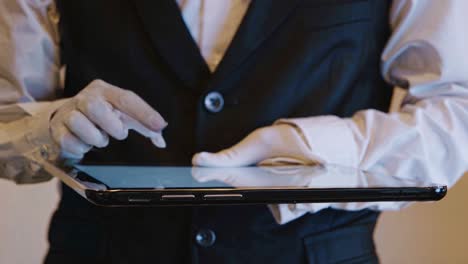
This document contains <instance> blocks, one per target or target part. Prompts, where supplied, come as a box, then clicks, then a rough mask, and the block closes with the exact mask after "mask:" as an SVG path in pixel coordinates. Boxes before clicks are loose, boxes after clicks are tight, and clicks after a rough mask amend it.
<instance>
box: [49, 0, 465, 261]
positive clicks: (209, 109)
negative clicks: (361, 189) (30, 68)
mask: <svg viewBox="0 0 468 264" xmlns="http://www.w3.org/2000/svg"><path fill="white" fill-rule="evenodd" d="M411 2H412V1H395V3H394V6H393V8H392V10H393V13H392V17H391V21H392V28H393V29H394V32H393V35H392V38H391V39H389V37H390V32H391V29H390V26H389V24H388V21H389V20H390V17H389V14H390V11H389V10H390V1H387V0H385V1H384V0H367V1H362V0H359V1H358V0H356V1H345V0H336V1H319V0H314V1H313V0H310V1H306V0H289V1H267V0H257V1H252V2H251V3H250V5H249V6H248V9H247V10H246V13H245V15H244V16H243V19H242V22H241V23H240V25H239V26H238V28H236V30H234V31H233V32H235V35H234V36H233V38H232V41H231V42H230V45H229V47H228V48H227V50H226V52H225V54H224V56H223V59H222V61H221V62H220V63H219V65H218V64H217V63H214V64H215V66H216V67H215V70H213V67H211V66H212V65H211V64H210V62H213V61H210V60H207V61H205V57H204V56H203V55H204V54H203V47H202V46H200V45H198V46H197V44H199V43H197V41H195V40H196V39H197V37H196V36H195V35H196V34H193V31H192V32H191V31H190V30H189V28H188V27H187V25H188V26H190V23H189V22H188V19H187V17H185V14H182V13H181V6H183V5H182V4H181V3H180V2H179V6H178V4H177V2H176V1H172V0H164V1H152V0H99V1H96V0H80V1H64V0H59V1H57V7H58V13H60V24H59V25H60V26H59V32H60V36H61V46H60V47H61V55H62V63H63V64H64V65H66V82H65V89H64V94H65V97H70V98H71V99H68V100H65V101H64V103H61V104H60V105H59V106H57V107H55V108H54V109H53V111H49V112H48V113H49V117H50V120H51V121H50V131H51V132H50V133H51V135H50V137H51V138H52V139H53V141H54V142H55V143H56V145H58V152H61V154H62V156H61V157H73V158H82V157H83V154H85V153H86V155H85V156H84V157H83V162H101V163H102V162H112V163H119V162H123V163H127V164H128V163H131V164H152V165H158V164H185V165H189V164H191V162H192V158H193V163H194V164H195V165H203V166H244V165H251V164H256V163H258V162H261V161H265V160H271V159H272V158H286V159H288V160H294V161H296V162H302V163H304V162H305V163H310V162H331V163H341V164H345V165H350V166H359V167H361V168H365V169H380V170H385V171H387V172H388V173H394V174H403V175H405V174H406V173H408V172H412V171H414V170H420V171H421V173H423V175H424V177H427V178H428V179H430V180H432V179H434V180H437V177H439V176H434V175H433V174H432V172H431V169H432V167H431V166H432V165H433V164H435V166H439V164H440V163H441V162H440V159H442V160H443V158H441V157H439V156H437V157H435V156H425V155H426V154H427V152H425V149H424V148H425V147H427V146H428V145H430V143H431V142H445V143H447V142H448V143H449V144H448V145H450V147H449V149H448V151H449V152H450V153H456V154H454V159H455V160H457V164H462V163H463V160H464V159H466V157H465V158H463V157H464V154H463V151H461V150H460V149H458V147H457V146H456V144H453V143H454V142H456V141H459V140H465V139H466V133H459V134H460V135H459V136H458V137H454V138H446V137H444V136H440V137H430V139H429V138H427V137H426V135H432V132H430V131H431V130H433V129H438V128H440V127H445V126H446V121H445V120H447V119H451V120H455V121H454V122H458V123H457V124H461V121H460V120H463V118H466V115H465V114H466V112H461V113H460V112H458V113H455V112H446V113H445V114H441V113H442V112H443V111H441V108H437V107H432V106H433V105H434V104H435V103H434V102H432V101H431V100H433V99H434V98H435V99H437V100H439V99H440V100H442V99H444V98H442V99H441V97H440V96H441V94H445V95H446V94H448V93H449V91H455V90H454V89H450V88H447V89H445V88H440V87H439V88H440V89H433V90H431V91H429V92H428V91H427V89H426V90H424V89H423V88H424V87H433V86H434V85H433V84H434V83H436V81H434V80H433V79H431V80H426V81H421V76H427V72H426V70H430V71H431V73H432V72H433V71H435V72H443V71H442V70H440V69H437V67H438V66H440V65H442V63H441V61H445V58H444V57H442V58H441V57H440V56H441V55H444V54H445V53H444V52H445V50H441V49H442V48H443V47H441V46H438V42H436V41H433V39H431V37H434V36H433V34H429V33H428V34H427V35H421V36H418V38H419V39H418V38H411V37H410V36H411V35H410V36H408V34H406V33H407V32H412V33H414V31H415V28H418V27H417V25H415V24H414V20H415V19H416V18H415V17H414V16H415V15H414V14H415V13H418V12H422V11H424V10H425V11H427V10H432V9H434V8H435V7H434V6H431V4H430V3H424V4H421V3H419V4H411ZM438 8H440V7H438ZM182 10H183V9H182ZM415 10H416V11H418V12H416V11H415ZM427 12H429V11H427ZM418 18H419V17H418ZM184 19H185V23H184ZM416 20H417V19H416ZM447 24H450V23H447ZM447 27H448V25H447ZM446 29H447V28H445V30H446ZM455 33H457V32H455ZM414 34H415V33H414ZM416 35H417V34H416ZM425 38H427V39H425ZM421 40H422V42H418V41H421ZM428 43H429V44H428ZM386 44H387V46H385V45H386ZM410 44H418V45H413V46H412V45H410ZM415 47H416V48H415ZM384 48H385V51H384ZM382 53H383V55H382ZM408 58H413V59H415V58H416V61H417V63H416V64H415V65H417V66H418V67H417V66H414V65H413V64H412V62H413V61H414V60H410V59H408ZM381 59H383V61H384V64H383V68H384V69H383V72H384V75H385V76H386V78H387V79H388V80H389V81H392V82H393V84H395V85H399V86H401V87H403V88H407V89H412V87H413V86H415V87H418V88H419V90H414V92H413V93H412V94H411V95H412V98H413V101H412V102H406V106H404V104H397V108H398V109H397V110H398V111H400V113H397V114H395V115H393V116H391V115H389V114H385V112H387V111H388V110H389V108H390V102H391V99H392V94H393V88H392V86H391V85H389V84H388V83H386V82H385V81H384V79H383V77H382V76H381V73H380V67H379V66H380V63H381ZM421 63H422V64H421ZM402 65H404V66H405V67H408V68H404V67H403V66H402ZM421 65H422V67H420V66H421ZM413 66H414V67H413ZM411 67H413V68H411ZM444 67H448V66H447V64H444ZM408 69H410V70H412V71H411V74H409V73H408V71H404V70H408ZM434 69H435V70H434ZM436 75H437V74H436ZM443 77H444V76H443V74H440V76H439V77H437V78H436V79H437V81H440V83H442V82H444V79H443ZM441 80H442V81H441ZM452 81H453V79H452ZM445 83H446V81H445ZM421 85H422V86H421ZM424 85H426V86H424ZM119 87H121V88H119ZM421 87H423V88H421ZM444 87H445V86H444ZM129 91H132V92H129ZM418 91H419V92H422V93H421V94H418ZM457 92H458V93H457V94H456V95H457V96H458V97H462V95H464V96H466V89H464V88H460V89H459V90H457ZM142 98H143V99H142ZM407 98H409V97H407ZM444 100H445V99H444ZM465 100H466V97H465ZM417 103H421V105H417ZM444 103H445V104H450V105H451V106H454V107H455V106H461V107H462V108H463V107H466V106H467V105H466V102H465V101H463V100H457V99H456V98H450V100H448V99H447V101H444ZM427 104H429V105H432V106H431V107H426V106H427ZM405 107H406V108H405ZM418 107H419V108H418ZM155 109H156V110H157V111H156V110H155ZM366 109H373V110H366ZM360 110H366V111H363V112H360V113H358V114H356V113H357V112H358V111H360ZM418 111H426V112H425V114H426V115H432V114H433V113H437V114H434V115H441V116H438V119H437V122H433V121H434V120H426V119H424V118H422V119H418V118H417V116H418V113H417V112H418ZM431 111H432V112H431ZM350 117H352V118H350ZM280 119H281V120H280ZM278 120H279V121H278ZM408 120H409V121H408ZM275 121H277V123H274V122H275ZM167 124H169V125H167ZM272 124H273V125H272ZM428 124H431V126H432V127H431V129H428V127H427V126H429V125H428ZM261 127H263V129H258V128H261ZM128 129H132V130H133V131H132V132H130V133H129V134H127V133H128ZM163 130H164V138H163V137H162V135H161V133H162V131H163ZM415 131H419V133H420V134H418V133H416V134H415ZM420 131H422V132H420ZM135 132H136V133H135ZM462 136H465V138H461V137H462ZM148 138H150V139H151V141H152V142H153V144H151V142H150V141H149V140H148ZM244 138H245V139H244ZM122 139H125V140H122ZM242 139H244V140H242ZM238 142H241V143H239V144H237V143H238ZM166 144H167V146H166ZM235 144H237V145H235ZM405 144H407V145H405ZM414 144H415V145H414ZM154 145H156V146H157V147H155V146H154ZM233 145H235V146H234V147H233V148H230V149H227V150H225V151H222V152H220V153H218V154H210V153H199V152H202V151H203V152H206V151H208V152H216V151H219V150H221V149H226V148H229V147H231V146H233ZM445 145H447V144H445ZM93 146H94V147H98V148H99V149H97V150H96V151H91V152H88V151H89V150H90V149H91V147H93ZM390 146H392V147H393V149H392V147H390ZM104 147H105V148H104ZM158 147H159V148H158ZM408 147H410V149H408ZM53 148H54V147H53V146H47V147H46V148H45V150H46V151H50V152H51V153H52V152H53V151H52V149H53ZM196 153H199V154H198V155H196V156H194V157H193V155H194V154H196ZM401 153H405V154H404V155H403V156H404V158H401V157H399V154H401ZM49 154H50V153H49ZM41 155H44V149H42V152H41ZM50 156H53V155H50ZM422 156H425V158H421V157H422ZM441 166H442V165H440V166H439V167H436V169H437V170H439V171H440V169H444V167H441ZM457 168H458V169H457V170H456V171H446V173H447V175H448V176H446V178H442V179H438V180H439V182H440V180H442V181H443V182H448V183H449V184H453V182H454V181H455V179H456V178H457V177H460V176H461V174H462V172H463V171H464V170H465V169H466V168H465V167H463V166H458V167H457ZM62 189H63V192H62V193H63V197H62V201H61V203H60V205H59V208H58V209H57V211H56V213H55V215H54V217H53V220H52V223H51V227H50V234H49V241H50V251H49V254H48V256H47V258H46V263H70V262H76V263H148V262H154V263H376V262H378V258H377V255H376V253H375V248H374V244H373V238H372V236H373V231H374V227H375V223H376V220H377V217H378V212H376V211H371V210H360V211H353V212H351V211H345V210H339V208H340V206H337V205H335V206H334V209H333V208H328V207H329V206H330V205H327V206H326V207H327V208H324V209H323V210H311V209H310V208H309V209H308V211H307V210H302V211H301V210H299V209H298V208H295V207H293V206H286V205H285V206H283V205H272V206H271V207H270V208H268V207H266V206H232V207H231V206H220V207H206V208H205V207H171V208H99V207H95V206H93V205H91V204H89V203H88V202H86V201H85V200H83V199H81V198H80V197H79V196H78V195H77V194H76V193H74V192H73V191H72V190H70V189H69V188H67V187H65V186H63V188H62ZM298 207H299V206H298ZM332 207H333V206H332ZM306 208H308V207H306ZM309 212H310V213H309Z"/></svg>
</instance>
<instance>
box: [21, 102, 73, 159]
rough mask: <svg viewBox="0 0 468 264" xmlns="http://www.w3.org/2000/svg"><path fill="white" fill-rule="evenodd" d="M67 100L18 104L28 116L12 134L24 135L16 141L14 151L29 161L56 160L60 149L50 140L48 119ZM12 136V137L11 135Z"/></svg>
mask: <svg viewBox="0 0 468 264" xmlns="http://www.w3.org/2000/svg"><path fill="white" fill-rule="evenodd" d="M68 100H69V99H63V100H57V101H54V102H48V103H43V104H31V105H28V104H19V106H20V107H21V108H23V110H24V111H25V112H27V113H28V114H29V115H31V116H30V117H29V118H25V119H23V122H24V123H22V124H21V123H18V124H17V125H16V127H17V129H16V132H15V129H13V130H12V132H13V133H18V134H21V132H22V131H25V128H27V129H26V131H27V132H26V133H24V132H22V134H23V135H24V137H23V139H21V140H16V142H15V144H14V145H15V150H16V152H17V153H19V154H21V155H23V156H25V157H27V158H29V159H31V160H37V159H38V158H40V159H46V160H56V159H57V158H58V156H59V154H60V147H59V146H58V145H57V144H56V143H55V142H54V140H53V139H52V135H51V133H50V118H51V116H52V115H53V113H55V111H56V110H57V109H58V108H59V107H60V106H62V105H63V104H64V103H65V102H67V101H68ZM12 136H14V135H12ZM13 138H14V137H13Z"/></svg>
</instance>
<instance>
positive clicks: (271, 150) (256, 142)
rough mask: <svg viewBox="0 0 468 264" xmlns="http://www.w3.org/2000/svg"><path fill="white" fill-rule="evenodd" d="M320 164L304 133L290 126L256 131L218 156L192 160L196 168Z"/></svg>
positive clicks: (211, 154)
mask: <svg viewBox="0 0 468 264" xmlns="http://www.w3.org/2000/svg"><path fill="white" fill-rule="evenodd" d="M318 162H321V160H320V158H318V157H317V156H315V155H314V154H312V152H311V149H310V148H309V146H307V143H306V141H305V140H304V139H303V138H302V136H301V132H300V131H298V130H297V129H296V128H295V127H294V126H292V125H289V124H279V125H273V126H269V127H264V128H260V129H257V130H255V131H253V132H252V133H251V134H250V135H248V136H247V137H246V138H244V139H243V140H242V141H241V142H239V143H238V144H236V145H234V146H233V147H231V148H228V149H225V150H222V151H220V152H217V153H208V152H201V153H198V154H196V155H195V156H194V157H193V159H192V163H193V165H195V166H205V167H240V166H248V165H253V164H258V163H262V164H269V163H270V164H277V163H281V164H284V163H289V164H291V163H294V164H311V163H318Z"/></svg>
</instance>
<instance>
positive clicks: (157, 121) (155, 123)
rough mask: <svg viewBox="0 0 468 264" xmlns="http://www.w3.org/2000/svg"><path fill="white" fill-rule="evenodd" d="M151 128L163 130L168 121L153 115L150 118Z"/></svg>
mask: <svg viewBox="0 0 468 264" xmlns="http://www.w3.org/2000/svg"><path fill="white" fill-rule="evenodd" d="M150 124H151V128H152V129H153V130H155V131H159V130H163V129H164V128H165V127H166V126H167V125H168V124H167V122H166V121H165V120H164V119H162V118H160V117H157V116H153V117H151V119H150Z"/></svg>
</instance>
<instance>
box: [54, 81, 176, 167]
mask: <svg viewBox="0 0 468 264" xmlns="http://www.w3.org/2000/svg"><path fill="white" fill-rule="evenodd" d="M50 122H51V123H50V130H51V135H52V138H53V140H54V141H55V142H56V143H57V144H58V145H59V146H60V149H61V153H62V156H63V157H65V158H75V159H80V158H82V157H83V155H84V154H85V153H86V152H88V151H89V150H90V149H91V148H92V147H98V148H103V147H106V146H107V145H108V144H109V136H111V137H113V138H115V139H118V140H123V139H125V138H127V136H128V130H129V129H134V130H135V131H137V132H138V133H140V134H141V135H143V136H145V137H148V138H150V139H151V140H152V142H153V144H154V145H156V146H158V147H160V148H164V147H165V142H164V139H163V137H162V135H161V131H162V130H163V129H164V128H165V127H166V126H167V122H166V121H165V120H164V119H163V118H162V117H161V115H160V114H159V113H158V112H156V111H155V110H154V109H153V108H151V106H149V105H148V104H147V103H146V102H145V101H144V100H142V99H141V98H140V97H139V96H138V95H136V94H135V93H133V92H131V91H128V90H123V89H121V88H118V87H116V86H113V85H111V84H108V83H106V82H104V81H101V80H95V81H93V82H91V83H90V84H89V85H88V86H87V87H86V88H85V89H83V90H82V91H81V92H80V93H79V94H77V95H76V96H75V97H73V98H72V99H71V100H70V101H68V102H66V103H65V104H64V105H62V106H61V107H60V108H59V109H58V110H57V111H56V112H55V114H54V115H53V117H52V119H51V121H50Z"/></svg>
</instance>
